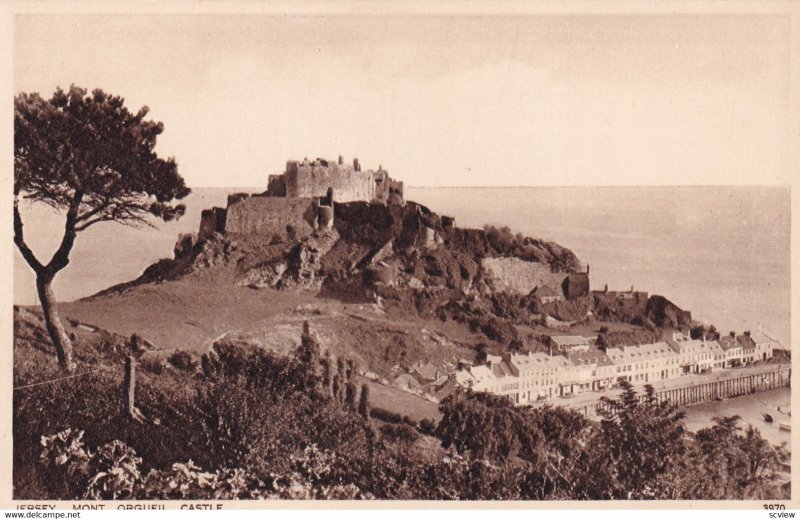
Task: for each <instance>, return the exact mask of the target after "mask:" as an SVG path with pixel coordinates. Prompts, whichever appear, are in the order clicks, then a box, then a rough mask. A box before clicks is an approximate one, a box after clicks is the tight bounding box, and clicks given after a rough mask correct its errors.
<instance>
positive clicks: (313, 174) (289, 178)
mask: <svg viewBox="0 0 800 519" xmlns="http://www.w3.org/2000/svg"><path fill="white" fill-rule="evenodd" d="M285 182H286V196H287V197H304V198H310V197H322V196H325V195H326V194H327V192H328V188H333V194H334V199H335V200H336V201H337V202H353V201H357V200H365V201H370V200H373V199H375V181H374V174H373V172H372V171H355V170H354V169H353V168H352V167H350V166H340V165H338V164H329V165H328V166H317V165H315V164H313V163H312V164H308V165H304V164H299V163H297V162H289V163H288V164H287V165H286V180H285Z"/></svg>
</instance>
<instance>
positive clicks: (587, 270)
mask: <svg viewBox="0 0 800 519" xmlns="http://www.w3.org/2000/svg"><path fill="white" fill-rule="evenodd" d="M586 275H587V276H588V275H589V264H588V263H587V264H586Z"/></svg>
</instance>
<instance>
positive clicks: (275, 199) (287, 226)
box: [196, 155, 405, 241]
mask: <svg viewBox="0 0 800 519" xmlns="http://www.w3.org/2000/svg"><path fill="white" fill-rule="evenodd" d="M334 202H340V203H342V202H367V203H379V204H385V205H404V204H405V201H404V199H403V183H402V182H398V181H395V180H393V179H392V178H391V177H389V173H388V172H387V171H385V170H384V169H383V168H382V167H380V166H379V167H378V170H377V171H373V170H367V171H362V170H361V164H360V163H359V161H358V159H353V164H352V166H351V165H349V164H345V163H344V159H343V158H342V156H341V155H340V156H339V159H338V160H337V161H331V160H326V159H321V158H318V159H316V160H314V161H313V162H312V161H309V160H308V159H303V160H302V161H296V160H290V161H287V162H286V171H285V172H283V173H282V174H280V175H270V176H269V178H268V182H267V190H266V191H264V192H263V193H256V194H250V193H233V194H230V195H228V204H227V207H226V208H221V207H214V208H211V209H206V210H204V211H203V212H202V215H201V219H200V230H199V232H198V235H197V237H196V239H197V240H198V241H201V240H205V239H207V238H209V237H210V236H211V235H213V234H214V233H215V232H218V233H226V234H241V235H261V236H274V235H286V236H290V237H292V238H303V237H305V236H308V235H310V234H311V233H312V232H314V231H316V230H321V229H322V230H324V229H331V228H333V218H334Z"/></svg>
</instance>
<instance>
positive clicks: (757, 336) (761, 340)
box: [750, 330, 778, 344]
mask: <svg viewBox="0 0 800 519" xmlns="http://www.w3.org/2000/svg"><path fill="white" fill-rule="evenodd" d="M750 338H751V339H752V340H753V342H754V343H756V344H766V343H769V342H774V343H777V342H778V341H776V340H775V339H773V338H772V337H770V336H769V335H767V334H766V333H764V331H763V330H758V331H755V332H753V333H751V334H750Z"/></svg>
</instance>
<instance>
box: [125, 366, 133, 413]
mask: <svg viewBox="0 0 800 519" xmlns="http://www.w3.org/2000/svg"><path fill="white" fill-rule="evenodd" d="M135 399H136V360H135V359H134V358H133V356H132V355H128V356H127V357H126V358H125V412H126V413H128V414H129V415H130V416H136V400H135Z"/></svg>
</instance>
